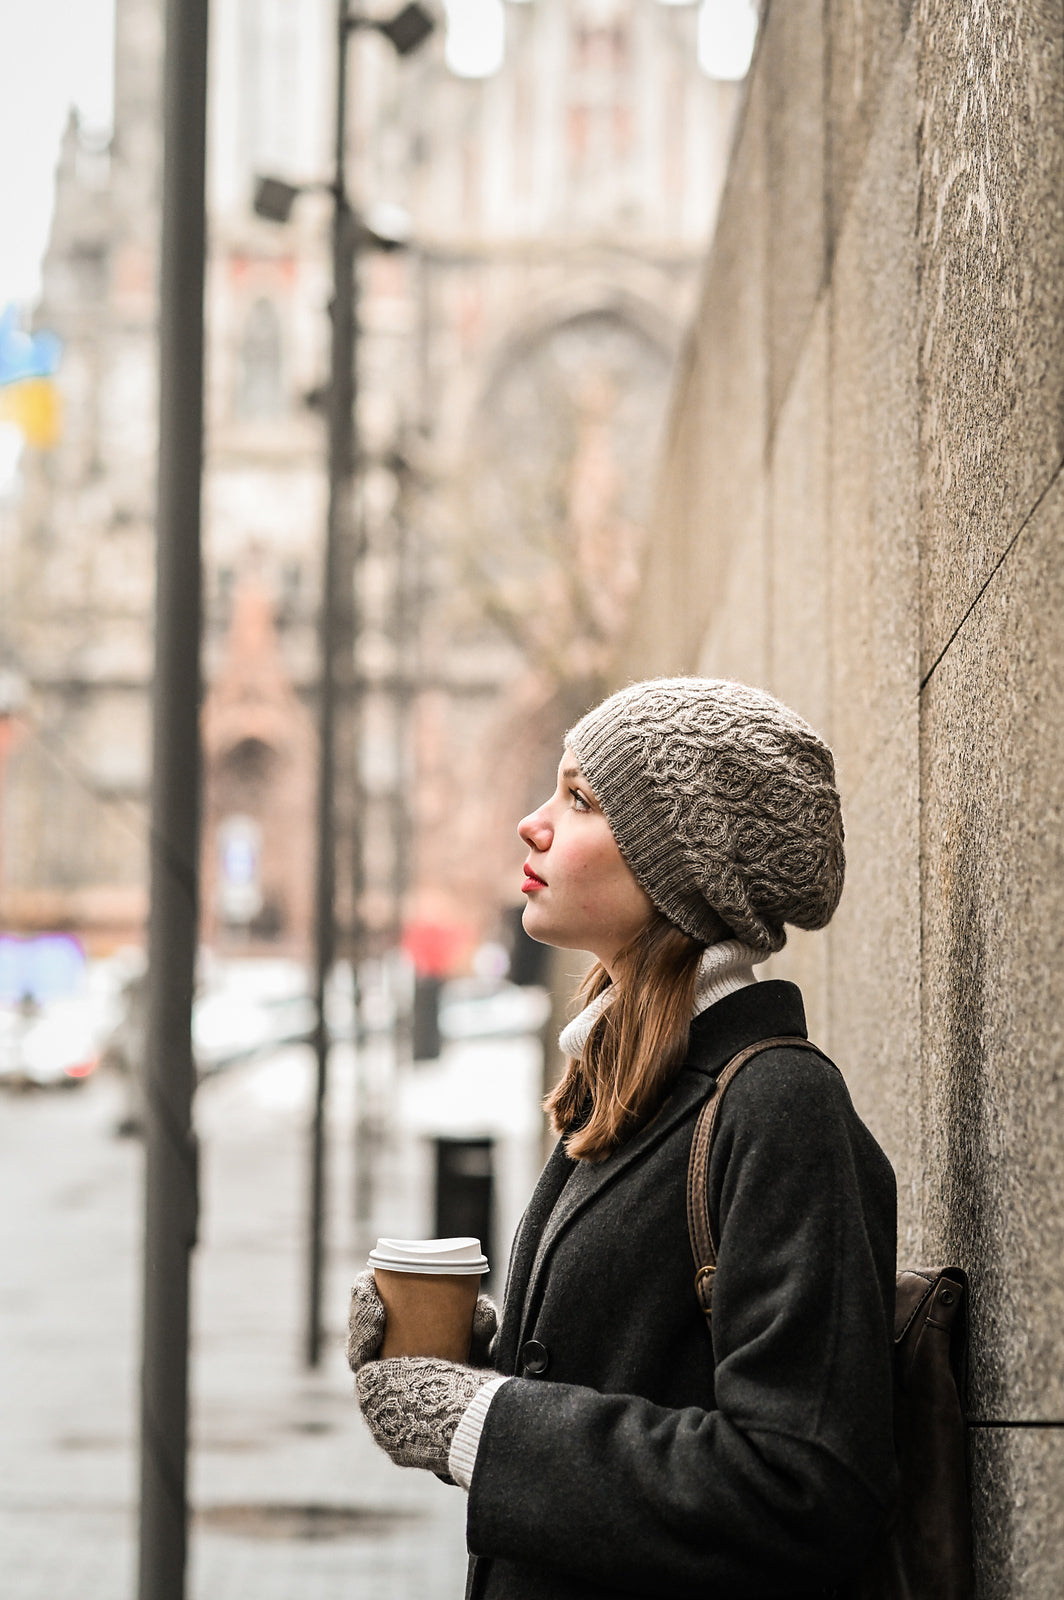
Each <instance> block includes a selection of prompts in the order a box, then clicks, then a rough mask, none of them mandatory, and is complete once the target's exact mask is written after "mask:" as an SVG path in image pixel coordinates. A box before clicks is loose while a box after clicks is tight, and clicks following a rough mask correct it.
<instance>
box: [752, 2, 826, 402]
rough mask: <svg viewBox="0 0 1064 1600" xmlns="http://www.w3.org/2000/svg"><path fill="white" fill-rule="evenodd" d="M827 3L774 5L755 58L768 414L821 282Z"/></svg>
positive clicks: (789, 370)
mask: <svg viewBox="0 0 1064 1600" xmlns="http://www.w3.org/2000/svg"><path fill="white" fill-rule="evenodd" d="M823 13H824V7H823V0H787V4H786V5H772V6H769V8H768V11H767V14H766V21H765V35H764V38H763V39H762V41H761V50H760V55H759V59H758V76H757V81H758V84H759V86H760V85H763V87H764V91H765V96H766V104H767V105H768V106H769V107H771V115H770V116H768V118H767V120H766V128H767V139H766V160H767V173H768V206H767V211H766V222H767V226H768V269H769V270H768V279H767V284H766V291H767V315H768V341H769V343H768V354H769V413H770V416H771V417H772V418H773V419H774V418H775V416H776V413H777V412H778V410H779V408H780V405H781V404H782V402H783V396H784V394H785V393H786V390H787V385H788V384H789V382H790V380H791V376H792V374H793V372H794V369H795V366H796V365H797V362H798V355H799V352H800V350H801V347H802V343H803V341H804V338H805V333H806V328H807V325H808V323H809V319H810V317H811V316H812V314H813V307H814V306H815V305H816V302H817V299H818V297H819V295H820V290H821V287H822V285H823V282H824V267H825V261H826V234H825V217H824V16H823Z"/></svg>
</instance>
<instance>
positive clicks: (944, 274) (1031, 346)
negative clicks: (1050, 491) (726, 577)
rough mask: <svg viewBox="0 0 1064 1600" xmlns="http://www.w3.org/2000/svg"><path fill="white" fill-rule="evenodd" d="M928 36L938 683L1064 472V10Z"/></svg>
mask: <svg viewBox="0 0 1064 1600" xmlns="http://www.w3.org/2000/svg"><path fill="white" fill-rule="evenodd" d="M915 25H916V33H917V45H918V53H919V94H920V120H919V125H918V130H917V131H918V147H919V162H920V193H919V240H920V346H921V381H922V385H923V390H924V401H923V415H922V462H923V472H922V494H923V502H924V523H923V548H924V563H923V649H922V656H923V669H924V672H925V674H926V672H927V671H928V670H929V669H930V667H931V666H932V664H933V663H934V662H935V660H937V658H938V656H939V655H940V653H941V651H942V650H943V649H944V647H945V645H946V644H947V642H948V640H949V638H950V636H951V634H952V632H953V630H954V629H955V628H956V627H957V625H958V623H959V622H960V620H961V618H962V617H963V616H964V615H965V613H966V611H967V610H968V607H969V606H970V605H971V603H972V601H973V600H974V599H975V597H976V595H977V594H978V593H979V590H980V589H981V587H982V585H983V584H984V583H985V582H986V580H987V578H988V577H989V576H990V573H991V572H992V571H993V569H994V566H995V564H996V562H997V561H998V560H999V559H1000V557H1001V554H1002V552H1003V551H1004V550H1005V549H1006V547H1007V546H1008V544H1009V541H1010V540H1011V539H1013V538H1014V537H1015V535H1016V533H1017V531H1018V530H1019V528H1020V527H1021V526H1022V525H1023V523H1024V521H1025V519H1026V518H1027V517H1028V515H1029V514H1030V512H1031V509H1032V507H1033V506H1034V504H1035V503H1036V501H1037V500H1038V498H1039V496H1040V495H1041V494H1042V493H1043V492H1044V491H1045V489H1046V486H1047V485H1048V483H1049V481H1050V479H1051V478H1052V477H1053V475H1054V473H1055V472H1056V470H1057V468H1058V466H1059V465H1060V462H1061V460H1062V457H1064V403H1062V395H1064V301H1062V298H1061V293H1060V283H1061V274H1062V271H1064V3H1062V0H978V3H974V0H973V3H971V4H959V3H958V0H919V4H918V7H917V11H916V16H915Z"/></svg>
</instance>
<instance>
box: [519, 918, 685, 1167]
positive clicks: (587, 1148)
mask: <svg viewBox="0 0 1064 1600" xmlns="http://www.w3.org/2000/svg"><path fill="white" fill-rule="evenodd" d="M704 949H705V946H704V945H702V944H699V943H698V942H697V940H695V939H692V938H691V937H690V935H688V934H686V933H683V932H682V931H681V930H680V929H679V928H676V927H674V926H673V924H672V923H671V922H667V921H666V919H665V918H664V917H663V916H662V915H661V914H660V912H655V914H654V915H653V916H652V917H651V918H650V920H649V921H648V922H647V924H646V926H645V927H644V928H643V929H642V931H641V932H640V933H638V934H637V935H636V937H635V938H634V939H633V940H632V942H631V944H629V945H628V946H627V948H626V949H625V950H623V951H622V952H621V954H620V955H619V956H618V958H617V961H616V968H617V982H616V984H615V985H614V987H615V989H616V994H615V996H614V999H613V1000H612V1002H611V1003H610V1004H609V1005H608V1006H607V1007H606V1009H605V1010H604V1011H603V1012H602V1015H601V1016H600V1017H599V1018H598V1019H597V1021H596V1022H595V1023H594V1025H593V1027H592V1029H591V1032H590V1034H589V1035H588V1037H587V1040H586V1042H585V1044H584V1047H583V1049H582V1050H581V1052H580V1056H579V1058H578V1059H575V1060H574V1059H572V1058H570V1060H569V1062H568V1065H567V1067H566V1070H565V1073H564V1075H563V1077H562V1079H561V1081H560V1082H559V1083H558V1084H557V1086H556V1087H555V1088H554V1090H553V1091H552V1092H551V1094H549V1095H548V1096H547V1098H546V1100H545V1101H544V1102H543V1109H544V1110H545V1111H547V1112H548V1113H549V1115H550V1118H551V1123H552V1125H553V1127H554V1131H555V1133H558V1134H561V1135H563V1136H564V1137H565V1148H566V1151H567V1152H568V1154H569V1155H570V1156H571V1157H572V1158H573V1159H574V1160H576V1159H577V1158H579V1157H583V1158H584V1159H585V1160H588V1161H603V1160H605V1158H606V1157H607V1156H608V1155H612V1154H613V1152H614V1150H616V1149H617V1148H618V1146H619V1145H622V1144H623V1143H624V1142H625V1140H626V1139H629V1138H631V1136H632V1134H633V1133H636V1132H637V1131H638V1130H639V1129H640V1128H642V1127H644V1126H645V1125H646V1124H647V1123H648V1122H649V1121H650V1120H651V1119H652V1118H653V1117H655V1116H656V1115H657V1113H658V1112H659V1111H660V1110H661V1107H662V1106H663V1105H664V1104H665V1101H666V1099H667V1098H668V1095H669V1091H670V1090H671V1088H672V1084H673V1079H674V1078H675V1076H676V1074H677V1072H678V1071H679V1068H680V1066H681V1064H682V1062H683V1058H684V1054H685V1052H686V1049H687V1036H688V1033H689V1031H690V1027H691V1012H692V1010H693V1008H694V995H695V983H696V981H697V979H698V966H699V962H700V960H701V957H702V952H703V950H704ZM610 983H611V979H610V975H609V973H608V972H607V971H606V969H605V967H604V966H603V965H602V964H601V962H596V963H595V965H594V966H593V967H592V969H591V971H590V972H589V973H588V975H587V977H586V978H585V980H584V983H583V985H582V987H581V990H580V996H579V998H580V1001H581V1003H582V1004H583V1005H587V1004H588V1003H589V1002H590V1001H591V1000H594V999H595V997H596V996H597V995H600V994H601V993H602V991H603V990H604V989H607V988H609V986H610Z"/></svg>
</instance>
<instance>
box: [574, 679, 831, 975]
mask: <svg viewBox="0 0 1064 1600" xmlns="http://www.w3.org/2000/svg"><path fill="white" fill-rule="evenodd" d="M566 744H567V745H568V747H569V748H570V749H571V750H572V751H573V753H574V755H575V756H576V758H577V760H578V761H579V763H580V767H581V770H582V772H583V773H584V776H585V777H586V778H587V780H588V782H589V783H590V784H591V786H592V788H593V789H594V791H595V793H596V795H597V796H598V800H599V803H600V805H601V806H602V810H603V812H604V814H605V817H606V820H607V822H608V823H609V825H610V827H611V828H612V830H613V834H614V837H615V839H616V840H617V844H618V846H619V847H620V851H621V854H622V855H623V856H624V858H625V860H626V861H627V863H628V865H629V866H630V867H631V869H632V872H633V873H634V874H635V877H636V879H637V881H638V882H639V883H640V884H641V885H642V887H643V889H644V890H645V891H646V893H647V894H648V895H649V897H650V899H651V900H652V902H653V903H654V905H655V906H656V907H657V909H658V910H659V911H660V912H661V913H662V915H663V916H665V917H667V918H668V920H669V921H670V922H672V923H674V924H675V926H676V927H678V928H682V929H683V931H684V933H687V934H690V936H691V937H692V938H693V939H697V940H699V942H700V943H702V944H713V943H714V942H715V941H716V940H718V939H720V938H722V937H727V934H728V932H729V931H730V932H731V934H733V935H734V936H736V937H737V938H739V939H741V940H742V941H743V943H744V944H747V945H750V946H751V947H752V948H753V949H755V950H761V951H764V952H771V951H773V950H779V949H781V948H782V946H783V944H784V942H785V940H786V937H787V936H786V934H785V933H784V931H783V925H784V923H785V922H789V923H792V924H793V925H794V926H795V927H798V928H822V927H824V926H825V924H826V923H827V922H829V921H830V920H831V916H832V913H833V912H834V910H835V907H836V906H837V905H838V903H839V896H840V895H841V893H842V880H843V874H844V872H845V865H846V859H845V855H844V853H843V847H842V845H843V829H842V812H841V808H840V805H839V795H838V790H837V789H836V788H835V763H834V761H833V760H832V756H831V751H830V750H829V749H828V747H827V745H826V744H825V743H824V742H823V740H822V739H820V738H819V737H818V736H817V734H816V733H814V732H813V729H812V728H810V727H809V725H808V723H806V722H803V721H802V719H801V717H799V716H797V715H796V714H795V712H793V711H791V710H789V709H788V708H787V707H786V706H785V705H782V704H781V703H780V701H778V700H775V699H773V697H772V696H771V695H769V694H765V693H764V692H763V691H762V690H760V689H750V688H748V687H747V686H746V685H745V684H741V683H731V682H728V681H727V680H725V679H720V678H658V679H654V680H651V681H649V682H646V683H636V684H632V685H631V686H630V687H629V688H627V689H621V690H620V691H619V693H617V694H614V695H610V697H609V699H607V700H604V701H603V702H602V704H601V705H598V706H596V707H594V709H593V710H591V711H589V712H588V713H587V714H586V716H584V717H582V718H581V719H580V721H579V722H578V723H577V724H576V726H575V728H572V729H571V730H570V732H569V733H568V734H567V735H566ZM722 922H723V923H724V924H725V927H724V928H722V926H721V923H722Z"/></svg>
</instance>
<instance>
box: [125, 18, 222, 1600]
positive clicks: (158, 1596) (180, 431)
mask: <svg viewBox="0 0 1064 1600" xmlns="http://www.w3.org/2000/svg"><path fill="white" fill-rule="evenodd" d="M207 10H208V7H207V0H167V6H166V55H165V65H164V86H163V125H164V139H165V142H164V159H163V192H162V243H161V274H160V291H159V295H160V305H159V478H158V491H157V494H158V505H157V523H156V580H155V585H156V586H155V678H154V692H153V717H154V728H153V739H152V790H151V807H152V826H151V905H150V912H149V924H148V959H149V979H148V1039H147V1055H146V1090H147V1093H146V1097H145V1098H146V1118H147V1130H146V1131H147V1176H146V1201H145V1239H144V1348H143V1368H142V1385H141V1500H140V1564H139V1587H138V1594H139V1597H140V1600H181V1597H182V1596H183V1595H184V1591H185V1560H186V1546H187V1503H186V1466H187V1455H188V1327H189V1294H188V1289H189V1253H190V1251H191V1249H192V1247H193V1244H194V1242H195V1235H196V1211H197V1183H196V1144H195V1137H194V1135H193V1132H192V1121H191V1109H192V1091H193V1085H194V1072H193V1062H192V1043H191V1015H192V989H193V980H194V966H195V956H196V938H197V910H198V853H199V774H200V764H199V702H200V668H199V643H200V477H201V469H202V433H203V277H204V248H205V238H206V229H205V224H204V153H205V128H206V109H207Z"/></svg>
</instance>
